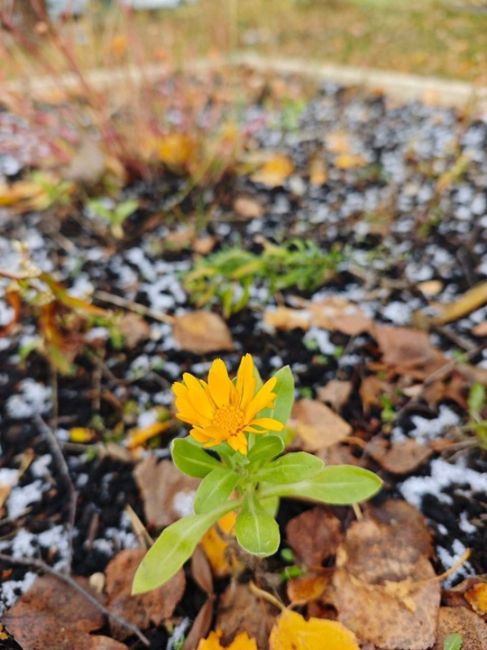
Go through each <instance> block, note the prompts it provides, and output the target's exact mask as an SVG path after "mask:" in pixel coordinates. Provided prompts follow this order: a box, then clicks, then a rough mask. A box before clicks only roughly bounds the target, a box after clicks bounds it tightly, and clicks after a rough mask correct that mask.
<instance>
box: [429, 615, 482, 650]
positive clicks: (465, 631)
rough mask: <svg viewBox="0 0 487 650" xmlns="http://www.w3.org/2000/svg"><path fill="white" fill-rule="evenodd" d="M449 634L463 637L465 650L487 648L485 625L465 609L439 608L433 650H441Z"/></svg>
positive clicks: (478, 617)
mask: <svg viewBox="0 0 487 650" xmlns="http://www.w3.org/2000/svg"><path fill="white" fill-rule="evenodd" d="M449 634H460V635H461V636H462V637H463V648H464V649H465V650H485V649H486V648H487V623H485V622H484V621H483V620H482V619H481V618H480V616H477V614H474V613H473V612H471V611H470V610H469V609H467V608H466V607H441V608H440V612H439V617H438V632H437V638H436V644H435V646H434V650H443V648H444V643H445V639H446V637H447V636H448V635H449Z"/></svg>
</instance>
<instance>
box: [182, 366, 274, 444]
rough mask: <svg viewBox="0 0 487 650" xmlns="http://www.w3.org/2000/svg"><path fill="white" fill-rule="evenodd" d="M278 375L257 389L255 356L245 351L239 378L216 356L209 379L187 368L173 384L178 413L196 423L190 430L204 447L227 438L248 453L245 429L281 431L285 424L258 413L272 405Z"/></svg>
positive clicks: (193, 423)
mask: <svg viewBox="0 0 487 650" xmlns="http://www.w3.org/2000/svg"><path fill="white" fill-rule="evenodd" d="M275 386H276V378H275V377H273V378H272V379H269V380H268V381H267V382H266V383H265V384H264V385H263V386H262V388H260V390H257V385H256V380H255V373H254V360H253V359H252V357H251V355H250V354H246V355H245V356H244V357H243V358H242V361H241V362H240V366H239V368H238V372H237V380H236V382H235V383H234V382H232V380H231V379H230V377H229V376H228V372H227V369H226V367H225V364H224V363H223V361H222V360H221V359H216V360H215V361H214V362H213V363H212V364H211V368H210V371H209V373H208V382H206V381H203V380H201V379H196V377H194V376H193V375H191V374H189V373H188V372H185V373H184V375H183V381H182V382H175V383H174V384H173V391H174V394H175V396H176V408H177V410H178V412H177V417H178V418H179V419H180V420H182V421H183V422H187V423H189V424H191V425H193V428H192V429H191V431H190V434H191V435H192V436H193V438H194V439H195V440H197V441H198V442H200V443H201V444H202V445H203V446H204V447H214V446H215V445H219V444H220V443H222V442H228V444H229V445H230V447H232V449H235V450H236V451H239V452H240V453H242V454H246V453H247V436H246V433H264V432H265V431H281V429H282V428H283V425H282V424H281V422H279V421H278V420H274V419H273V418H258V417H256V415H257V414H258V413H260V411H262V410H263V409H265V408H268V407H272V406H273V404H274V399H275V397H276V394H275V393H274V392H273V390H274V388H275Z"/></svg>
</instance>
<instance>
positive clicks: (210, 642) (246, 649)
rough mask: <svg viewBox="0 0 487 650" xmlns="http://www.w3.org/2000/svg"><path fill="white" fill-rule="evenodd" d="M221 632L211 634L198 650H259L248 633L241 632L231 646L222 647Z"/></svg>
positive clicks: (203, 640)
mask: <svg viewBox="0 0 487 650" xmlns="http://www.w3.org/2000/svg"><path fill="white" fill-rule="evenodd" d="M221 638H222V632H221V630H217V631H216V632H210V634H209V636H208V638H207V639H201V641H200V642H199V644H198V649H197V650H258V648H257V643H256V642H255V639H252V638H251V637H249V636H248V634H247V632H240V634H237V636H236V637H235V638H234V639H233V641H232V642H231V643H230V645H224V646H223V645H221V643H220V639H221Z"/></svg>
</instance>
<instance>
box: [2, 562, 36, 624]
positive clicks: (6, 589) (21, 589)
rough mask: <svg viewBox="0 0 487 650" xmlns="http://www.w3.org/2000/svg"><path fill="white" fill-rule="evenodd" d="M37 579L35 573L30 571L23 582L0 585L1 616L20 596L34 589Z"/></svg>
mask: <svg viewBox="0 0 487 650" xmlns="http://www.w3.org/2000/svg"><path fill="white" fill-rule="evenodd" d="M36 578H37V575H36V574H35V573H32V571H28V572H27V573H26V574H25V576H24V577H23V578H22V580H7V581H6V582H2V584H0V616H1V615H2V614H3V613H4V612H5V611H6V610H7V609H9V608H10V607H12V606H13V605H14V604H15V601H16V600H17V598H18V597H19V595H20V594H23V593H25V592H26V591H28V590H29V589H30V588H31V587H32V585H33V584H34V581H35V579H36Z"/></svg>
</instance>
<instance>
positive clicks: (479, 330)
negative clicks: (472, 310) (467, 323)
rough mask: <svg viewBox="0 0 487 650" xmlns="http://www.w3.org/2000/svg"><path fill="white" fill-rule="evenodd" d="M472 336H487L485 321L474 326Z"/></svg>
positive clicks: (486, 323) (486, 322) (486, 321)
mask: <svg viewBox="0 0 487 650" xmlns="http://www.w3.org/2000/svg"><path fill="white" fill-rule="evenodd" d="M472 334H473V335H474V336H487V320H485V321H484V322H483V323H479V324H478V325H476V326H475V327H474V328H473V330H472Z"/></svg>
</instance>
